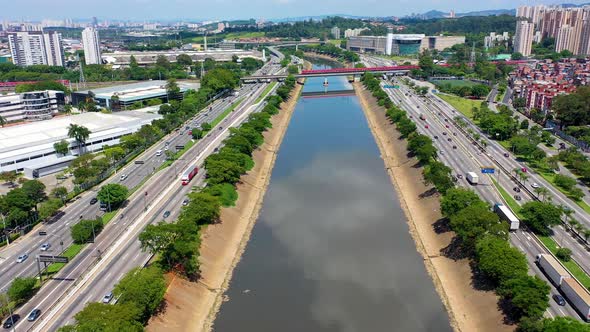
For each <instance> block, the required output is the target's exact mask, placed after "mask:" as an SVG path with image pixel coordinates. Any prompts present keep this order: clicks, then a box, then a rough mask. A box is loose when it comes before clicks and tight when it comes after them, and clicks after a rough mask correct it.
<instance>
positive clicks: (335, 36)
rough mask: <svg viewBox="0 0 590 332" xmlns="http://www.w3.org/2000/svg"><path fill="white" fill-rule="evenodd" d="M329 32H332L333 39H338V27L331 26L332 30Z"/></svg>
mask: <svg viewBox="0 0 590 332" xmlns="http://www.w3.org/2000/svg"><path fill="white" fill-rule="evenodd" d="M330 33H332V37H334V39H340V28H339V27H333V28H332V30H330Z"/></svg>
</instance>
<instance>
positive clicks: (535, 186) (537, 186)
mask: <svg viewBox="0 0 590 332" xmlns="http://www.w3.org/2000/svg"><path fill="white" fill-rule="evenodd" d="M531 187H533V188H535V189H536V188H539V187H540V186H539V184H538V183H536V182H533V183H532V184H531Z"/></svg>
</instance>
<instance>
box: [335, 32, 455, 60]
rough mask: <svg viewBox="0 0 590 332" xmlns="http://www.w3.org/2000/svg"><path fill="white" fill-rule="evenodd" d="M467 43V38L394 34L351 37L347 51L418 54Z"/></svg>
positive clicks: (347, 44)
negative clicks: (423, 51)
mask: <svg viewBox="0 0 590 332" xmlns="http://www.w3.org/2000/svg"><path fill="white" fill-rule="evenodd" d="M463 43H465V36H425V35H423V34H393V33H388V34H387V36H354V37H349V38H348V41H347V43H346V49H347V50H350V51H355V52H360V53H365V52H368V53H376V54H387V55H411V54H418V53H419V52H421V51H422V50H438V51H442V50H444V49H446V48H449V47H452V46H453V45H456V44H463Z"/></svg>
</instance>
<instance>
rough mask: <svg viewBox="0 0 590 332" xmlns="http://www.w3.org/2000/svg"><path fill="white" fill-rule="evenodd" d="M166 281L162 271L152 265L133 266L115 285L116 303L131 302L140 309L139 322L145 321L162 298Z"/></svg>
mask: <svg viewBox="0 0 590 332" xmlns="http://www.w3.org/2000/svg"><path fill="white" fill-rule="evenodd" d="M165 293H166V281H165V280H164V276H163V275H162V271H160V270H159V269H158V268H156V267H154V266H150V267H148V268H145V269H140V268H134V269H132V270H131V271H129V272H127V273H126V274H125V276H124V277H123V278H122V279H121V281H119V283H118V284H117V285H115V289H114V290H113V294H114V295H115V296H116V297H117V298H118V299H119V300H118V302H117V303H120V304H126V303H129V304H133V305H134V306H135V307H137V308H138V309H140V311H141V319H140V321H141V322H147V321H148V319H149V318H150V317H151V316H152V314H153V313H154V312H155V310H156V308H157V307H158V306H159V305H160V303H161V302H162V300H163V299H164V294H165Z"/></svg>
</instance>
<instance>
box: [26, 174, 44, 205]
mask: <svg viewBox="0 0 590 332" xmlns="http://www.w3.org/2000/svg"><path fill="white" fill-rule="evenodd" d="M21 188H22V190H23V192H24V193H25V194H26V195H27V197H28V198H29V199H30V200H31V201H33V202H35V204H38V203H41V202H43V201H44V200H46V199H47V194H46V193H45V185H44V184H43V182H41V181H38V180H28V181H25V182H24V183H23V185H22V187H21Z"/></svg>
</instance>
